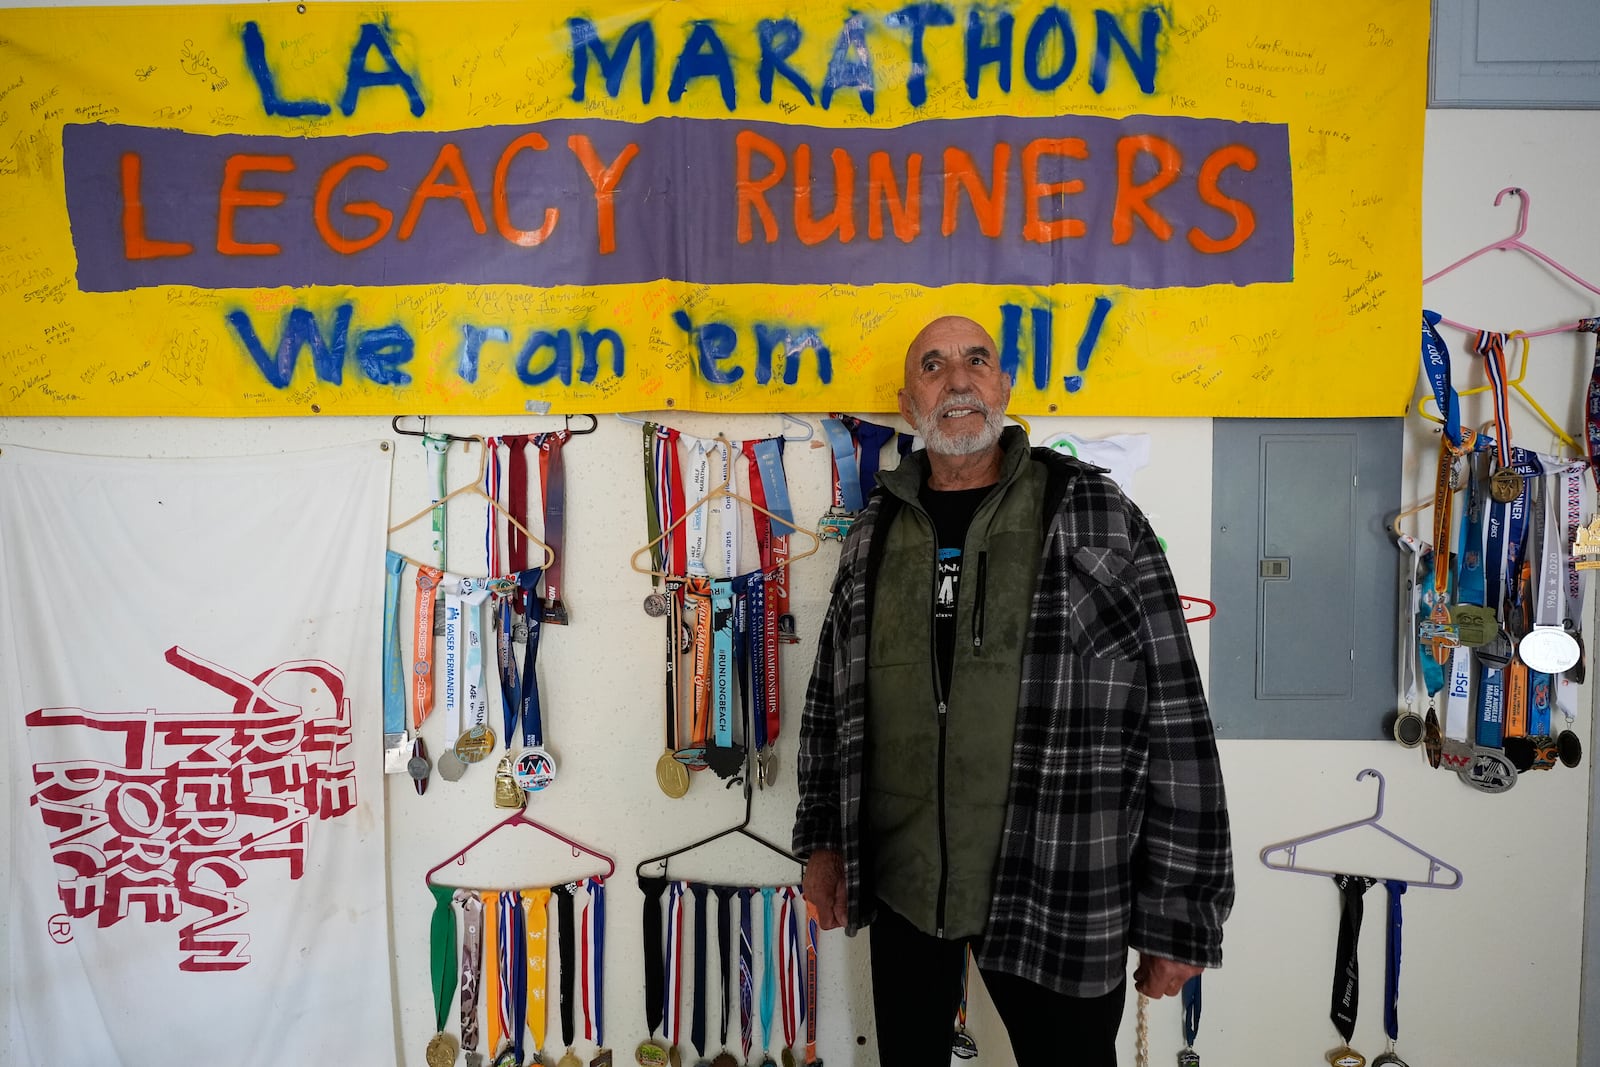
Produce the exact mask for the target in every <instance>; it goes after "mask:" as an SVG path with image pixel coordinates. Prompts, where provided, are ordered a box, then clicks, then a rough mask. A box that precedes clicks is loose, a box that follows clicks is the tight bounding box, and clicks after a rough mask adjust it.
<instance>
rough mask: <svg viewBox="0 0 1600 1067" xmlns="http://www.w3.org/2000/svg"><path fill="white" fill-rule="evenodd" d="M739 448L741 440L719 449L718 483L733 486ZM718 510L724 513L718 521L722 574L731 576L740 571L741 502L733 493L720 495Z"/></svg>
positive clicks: (728, 443) (726, 444)
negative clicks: (735, 454)
mask: <svg viewBox="0 0 1600 1067" xmlns="http://www.w3.org/2000/svg"><path fill="white" fill-rule="evenodd" d="M719 443H720V442H719ZM738 448H739V442H737V441H730V442H727V443H725V444H723V447H722V448H721V449H719V450H718V453H717V455H718V459H719V466H720V470H719V472H718V473H719V474H720V475H721V477H720V478H718V479H717V484H718V485H726V486H728V487H729V488H730V489H732V488H733V479H734V469H735V468H734V464H733V454H734V452H735V451H737V450H738ZM717 510H718V511H720V512H721V513H722V514H721V517H720V518H719V520H718V523H717V526H718V530H717V532H718V533H719V534H721V536H722V574H723V576H724V577H729V578H731V577H732V576H733V575H735V574H738V573H739V528H740V526H741V525H742V523H741V522H740V520H739V502H738V501H737V500H735V499H734V498H733V497H732V496H731V495H727V496H721V497H718V498H717Z"/></svg>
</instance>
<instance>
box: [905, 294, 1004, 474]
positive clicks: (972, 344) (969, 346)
mask: <svg viewBox="0 0 1600 1067" xmlns="http://www.w3.org/2000/svg"><path fill="white" fill-rule="evenodd" d="M1010 401H1011V379H1010V378H1008V377H1007V376H1006V374H1005V373H1004V372H1003V371H1002V370H1001V369H1000V356H999V353H998V352H997V351H996V346H995V343H994V338H993V337H991V336H989V331H988V330H985V329H984V328H983V327H982V326H979V325H978V324H977V323H976V322H974V321H973V320H971V319H969V318H966V317H965V316H963V315H944V316H941V317H940V318H937V319H934V320H933V321H932V322H930V323H928V325H926V326H924V327H923V328H922V329H921V330H920V331H918V333H917V336H916V337H915V338H913V339H912V341H911V345H910V347H909V348H907V349H906V363H905V385H904V386H902V387H901V389H900V414H901V415H902V416H903V417H904V418H905V420H906V421H907V422H909V423H910V424H911V425H912V426H913V427H914V428H915V429H916V431H917V434H918V436H920V437H921V438H922V439H923V441H924V442H926V444H927V446H928V452H929V454H930V455H933V454H943V455H952V456H965V455H973V454H977V453H986V452H989V451H991V450H993V449H994V446H995V443H996V442H997V441H998V440H999V439H1000V429H1001V425H1002V423H1003V421H1004V416H1005V410H1006V405H1007V404H1008V403H1010Z"/></svg>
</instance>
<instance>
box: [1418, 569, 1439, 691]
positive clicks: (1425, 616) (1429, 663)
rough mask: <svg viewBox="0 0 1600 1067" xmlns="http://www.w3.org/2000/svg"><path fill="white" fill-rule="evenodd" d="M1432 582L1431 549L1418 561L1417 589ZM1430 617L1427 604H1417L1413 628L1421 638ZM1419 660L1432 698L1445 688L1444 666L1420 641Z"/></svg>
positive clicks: (1424, 681)
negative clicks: (1424, 624) (1422, 627)
mask: <svg viewBox="0 0 1600 1067" xmlns="http://www.w3.org/2000/svg"><path fill="white" fill-rule="evenodd" d="M1432 580H1433V549H1431V548H1430V549H1426V550H1424V551H1423V553H1422V556H1421V558H1420V559H1418V560H1417V587H1418V588H1419V589H1425V588H1427V587H1428V585H1429V583H1430V582H1432ZM1430 617H1431V616H1430V612H1429V608H1428V604H1427V602H1426V601H1425V600H1419V601H1418V604H1417V618H1416V620H1415V622H1413V623H1412V626H1413V627H1414V628H1416V629H1417V633H1418V635H1419V636H1420V635H1421V632H1422V631H1421V626H1422V624H1423V623H1425V622H1428V621H1429V620H1430ZM1417 659H1418V661H1419V662H1420V663H1421V664H1422V684H1423V685H1424V686H1425V687H1426V688H1427V690H1428V695H1429V696H1430V697H1431V696H1433V695H1434V694H1435V693H1437V692H1438V691H1439V690H1441V689H1443V688H1444V680H1445V679H1444V664H1442V663H1440V662H1439V661H1438V660H1436V659H1434V658H1433V656H1431V655H1429V654H1428V653H1427V652H1426V651H1425V650H1424V648H1423V646H1422V644H1421V642H1420V641H1419V642H1418V657H1417Z"/></svg>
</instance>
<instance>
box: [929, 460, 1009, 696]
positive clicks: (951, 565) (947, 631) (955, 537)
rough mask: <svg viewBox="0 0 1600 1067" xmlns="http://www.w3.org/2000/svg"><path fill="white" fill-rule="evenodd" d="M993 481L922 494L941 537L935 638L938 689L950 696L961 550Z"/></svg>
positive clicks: (934, 604)
mask: <svg viewBox="0 0 1600 1067" xmlns="http://www.w3.org/2000/svg"><path fill="white" fill-rule="evenodd" d="M993 488H994V486H992V485H985V486H983V487H981V488H978V489H930V488H928V486H927V485H926V484H924V485H923V487H922V492H921V494H919V498H920V499H921V501H922V506H923V507H924V508H925V509H927V512H928V517H929V518H931V519H932V520H933V530H934V536H935V538H936V539H937V541H938V559H939V562H938V569H939V579H938V584H937V585H936V586H935V587H934V596H933V640H934V651H935V653H936V654H937V656H938V664H939V692H940V693H941V694H942V695H943V696H948V695H949V692H950V672H951V666H952V663H953V660H954V658H955V651H956V605H957V603H959V598H958V596H957V593H958V591H959V590H960V587H961V553H962V550H963V549H964V547H965V546H966V542H967V529H968V527H970V526H971V525H972V517H973V516H974V515H976V514H977V513H978V507H979V506H980V505H981V504H982V503H983V501H984V498H985V497H987V496H988V495H989V490H991V489H993Z"/></svg>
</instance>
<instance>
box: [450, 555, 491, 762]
mask: <svg viewBox="0 0 1600 1067" xmlns="http://www.w3.org/2000/svg"><path fill="white" fill-rule="evenodd" d="M461 593H462V596H461V605H462V609H463V610H464V612H465V618H464V621H465V622H466V630H467V666H466V672H465V675H464V676H463V678H462V687H463V689H464V690H465V693H466V704H465V707H466V713H467V719H466V722H464V723H460V724H458V729H457V730H456V736H457V737H460V736H461V731H462V730H463V729H465V728H466V727H468V726H487V725H488V724H489V691H488V689H487V688H486V687H485V686H484V678H483V631H482V627H481V623H482V621H483V604H484V602H485V601H487V600H488V599H489V582H488V580H487V579H483V578H463V579H461Z"/></svg>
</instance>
